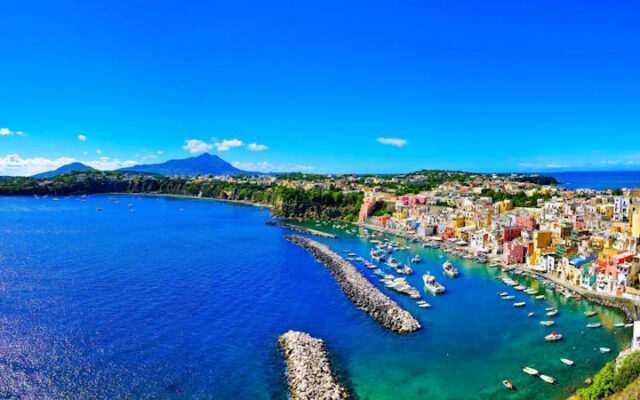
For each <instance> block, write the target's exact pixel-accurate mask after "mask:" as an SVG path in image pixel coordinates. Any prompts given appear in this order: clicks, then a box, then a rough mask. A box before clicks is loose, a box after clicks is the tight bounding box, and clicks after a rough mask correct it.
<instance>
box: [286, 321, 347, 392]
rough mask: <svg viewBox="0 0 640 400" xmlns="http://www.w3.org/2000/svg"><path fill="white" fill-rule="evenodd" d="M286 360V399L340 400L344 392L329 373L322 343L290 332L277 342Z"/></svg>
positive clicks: (309, 336) (329, 369)
mask: <svg viewBox="0 0 640 400" xmlns="http://www.w3.org/2000/svg"><path fill="white" fill-rule="evenodd" d="M278 343H280V346H281V347H282V350H283V352H284V357H285V359H286V360H287V375H288V376H289V395H290V397H291V398H292V399H294V400H316V399H317V400H340V399H346V398H348V397H349V396H348V393H347V391H346V390H345V389H344V388H343V387H342V386H341V385H340V384H338V383H337V382H336V380H335V379H334V377H333V374H332V373H331V368H330V366H329V358H328V357H327V352H326V351H325V347H324V343H323V342H322V340H321V339H317V338H314V337H312V336H311V335H309V334H308V333H305V332H296V331H289V332H287V333H285V334H283V335H282V336H280V338H278Z"/></svg>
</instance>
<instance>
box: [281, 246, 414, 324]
mask: <svg viewBox="0 0 640 400" xmlns="http://www.w3.org/2000/svg"><path fill="white" fill-rule="evenodd" d="M286 239H287V240H289V241H290V242H292V243H294V244H297V245H298V246H301V247H303V248H305V249H306V250H308V251H309V252H311V253H312V254H313V255H314V256H315V257H316V259H317V260H318V261H320V262H321V263H322V264H324V265H325V266H326V267H327V268H328V269H329V270H330V271H331V273H332V274H333V276H334V277H335V278H336V281H337V282H338V285H339V286H340V288H341V289H342V291H343V292H344V293H345V294H346V295H347V297H348V298H349V299H350V300H351V301H352V302H353V304H355V305H356V306H357V307H358V308H361V309H362V310H364V312H366V313H367V314H369V316H371V317H372V318H373V319H375V320H376V321H378V322H379V323H380V324H382V325H383V326H384V327H385V328H388V329H390V330H391V331H393V332H396V333H410V332H414V331H416V330H418V329H420V323H419V322H418V321H417V320H416V319H415V318H413V316H412V315H411V314H410V313H409V312H408V311H406V310H404V309H402V308H401V307H400V306H399V305H398V304H397V303H396V302H395V301H393V300H391V299H390V298H389V297H387V296H386V295H385V294H383V293H382V292H381V291H380V290H378V288H376V287H375V286H373V284H371V282H369V281H368V280H367V279H366V278H365V277H364V276H362V275H361V274H360V273H359V272H358V270H357V269H356V268H355V267H354V266H353V265H351V263H349V262H347V261H346V260H344V259H343V258H342V257H340V256H339V255H338V254H336V253H335V252H334V251H332V250H331V249H330V248H329V247H327V246H325V245H323V244H321V243H318V242H316V241H315V240H311V239H308V238H305V237H302V236H299V235H288V236H286Z"/></svg>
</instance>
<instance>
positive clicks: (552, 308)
mask: <svg viewBox="0 0 640 400" xmlns="http://www.w3.org/2000/svg"><path fill="white" fill-rule="evenodd" d="M544 310H545V311H553V310H555V308H554V307H547V308H545V309H544Z"/></svg>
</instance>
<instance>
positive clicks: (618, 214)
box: [613, 196, 631, 221]
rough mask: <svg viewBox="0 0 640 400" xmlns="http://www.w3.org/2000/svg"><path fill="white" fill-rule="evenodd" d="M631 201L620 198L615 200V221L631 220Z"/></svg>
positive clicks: (626, 198)
mask: <svg viewBox="0 0 640 400" xmlns="http://www.w3.org/2000/svg"><path fill="white" fill-rule="evenodd" d="M630 205H631V201H630V200H629V198H628V197H622V196H618V197H616V198H615V199H613V220H614V221H623V220H626V219H629V206H630Z"/></svg>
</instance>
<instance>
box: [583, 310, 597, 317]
mask: <svg viewBox="0 0 640 400" xmlns="http://www.w3.org/2000/svg"><path fill="white" fill-rule="evenodd" d="M596 314H597V312H596V311H593V310H589V311H585V312H584V316H585V317H593V316H594V315H596Z"/></svg>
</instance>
